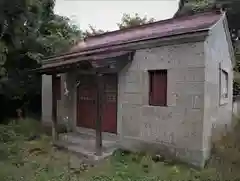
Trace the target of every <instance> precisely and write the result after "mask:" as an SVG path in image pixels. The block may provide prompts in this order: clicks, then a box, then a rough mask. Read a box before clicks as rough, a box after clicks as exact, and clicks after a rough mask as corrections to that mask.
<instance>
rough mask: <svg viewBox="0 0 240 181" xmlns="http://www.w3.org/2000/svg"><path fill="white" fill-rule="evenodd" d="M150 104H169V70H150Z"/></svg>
mask: <svg viewBox="0 0 240 181" xmlns="http://www.w3.org/2000/svg"><path fill="white" fill-rule="evenodd" d="M149 83H150V84H149V86H150V87H149V105H152V106H167V70H152V71H149Z"/></svg>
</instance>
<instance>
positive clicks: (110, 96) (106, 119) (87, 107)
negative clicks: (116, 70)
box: [77, 74, 117, 133]
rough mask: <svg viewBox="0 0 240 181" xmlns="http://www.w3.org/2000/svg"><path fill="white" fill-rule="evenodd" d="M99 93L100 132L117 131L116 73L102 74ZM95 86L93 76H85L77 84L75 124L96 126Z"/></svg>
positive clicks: (87, 126)
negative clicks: (100, 101) (100, 103)
mask: <svg viewBox="0 0 240 181" xmlns="http://www.w3.org/2000/svg"><path fill="white" fill-rule="evenodd" d="M102 84H103V86H102V87H103V93H102V95H101V99H102V105H101V113H100V114H101V116H102V132H110V133H116V132H117V75H113V74H111V75H110V74H109V75H104V76H103V80H102ZM96 115H97V86H96V83H95V78H94V76H85V77H82V78H81V80H80V85H79V86H78V101H77V126H79V127H84V128H92V129H95V128H96V126H95V125H96V119H97V117H96Z"/></svg>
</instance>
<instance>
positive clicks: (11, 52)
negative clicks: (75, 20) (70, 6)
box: [0, 0, 81, 104]
mask: <svg viewBox="0 0 240 181" xmlns="http://www.w3.org/2000/svg"><path fill="white" fill-rule="evenodd" d="M54 4H55V1H54V0H19V1H9V0H2V1H1V2H0V94H1V95H4V96H5V97H7V98H8V99H9V100H20V101H21V102H22V103H21V104H23V103H26V104H27V103H28V101H30V99H31V98H32V97H34V96H36V95H39V94H40V92H41V89H40V86H41V79H40V77H39V76H36V75H33V74H29V73H28V70H29V69H34V68H37V67H38V66H39V61H40V60H41V58H42V57H44V56H50V55H53V54H56V53H61V52H62V51H66V49H68V47H70V46H71V45H72V44H74V43H75V41H76V40H78V39H79V38H80V37H81V32H80V30H78V28H77V27H76V26H75V25H73V24H71V22H70V20H69V19H67V18H65V17H62V16H59V15H56V14H54V12H53V8H54Z"/></svg>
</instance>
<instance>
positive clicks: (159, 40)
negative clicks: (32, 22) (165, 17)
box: [42, 28, 209, 65]
mask: <svg viewBox="0 0 240 181" xmlns="http://www.w3.org/2000/svg"><path fill="white" fill-rule="evenodd" d="M208 31H209V28H206V29H200V30H197V31H192V32H187V33H182V34H177V35H171V36H165V37H156V38H146V39H142V40H137V41H131V42H123V43H119V44H117V45H112V46H102V47H98V48H96V49H92V50H89V51H88V50H86V51H80V52H74V53H71V54H66V55H60V56H57V57H54V58H50V59H45V60H43V61H42V64H43V65H45V64H49V63H52V62H58V61H63V60H66V59H70V58H75V57H78V56H84V55H86V54H95V53H96V54H98V53H102V52H105V51H119V50H137V49H140V48H144V47H142V46H139V48H138V45H142V44H143V43H144V44H145V45H146V46H148V45H149V44H152V43H154V44H157V45H158V46H161V45H162V46H163V45H167V44H172V42H174V43H187V42H196V41H204V40H205V38H206V37H207V36H208ZM146 46H145V48H148V47H146ZM149 48H150V47H149Z"/></svg>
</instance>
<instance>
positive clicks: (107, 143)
mask: <svg viewBox="0 0 240 181" xmlns="http://www.w3.org/2000/svg"><path fill="white" fill-rule="evenodd" d="M59 139H60V140H61V141H64V142H67V143H71V144H75V145H78V146H81V147H84V146H87V149H92V150H93V149H95V142H96V139H95V137H94V136H92V135H85V134H75V133H68V134H63V135H60V136H59ZM102 143H103V146H104V148H111V147H115V146H116V145H117V143H118V141H117V140H110V139H109V140H106V139H104V140H103V141H102Z"/></svg>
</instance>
